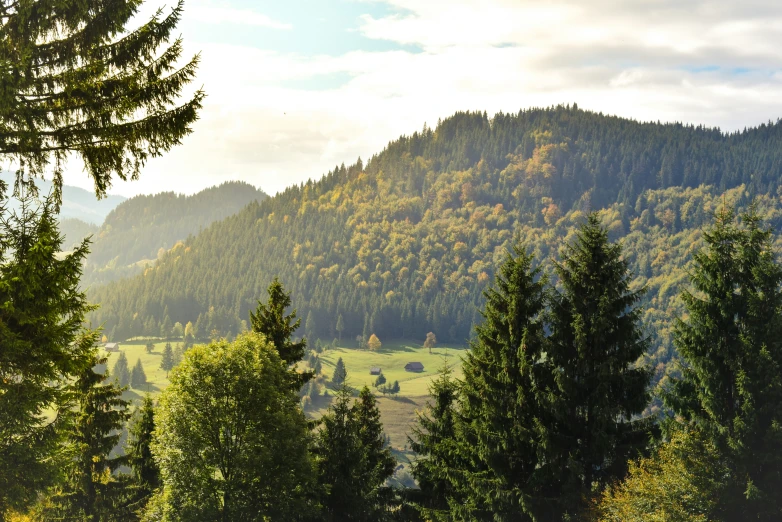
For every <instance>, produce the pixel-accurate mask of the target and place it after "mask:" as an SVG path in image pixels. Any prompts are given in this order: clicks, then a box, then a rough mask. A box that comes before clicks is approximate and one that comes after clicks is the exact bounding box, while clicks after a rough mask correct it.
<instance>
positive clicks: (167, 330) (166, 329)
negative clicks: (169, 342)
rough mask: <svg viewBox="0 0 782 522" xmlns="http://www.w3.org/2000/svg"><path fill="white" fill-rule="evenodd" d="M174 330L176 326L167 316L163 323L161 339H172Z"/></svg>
mask: <svg viewBox="0 0 782 522" xmlns="http://www.w3.org/2000/svg"><path fill="white" fill-rule="evenodd" d="M173 328H174V325H173V323H172V322H171V318H170V317H169V316H168V314H166V315H165V316H164V317H163V323H162V324H161V325H160V337H162V338H163V339H170V338H171V332H172V330H173Z"/></svg>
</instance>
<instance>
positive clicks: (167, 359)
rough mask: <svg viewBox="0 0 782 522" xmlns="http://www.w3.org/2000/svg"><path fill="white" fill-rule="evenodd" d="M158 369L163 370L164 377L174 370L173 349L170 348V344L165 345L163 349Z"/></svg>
mask: <svg viewBox="0 0 782 522" xmlns="http://www.w3.org/2000/svg"><path fill="white" fill-rule="evenodd" d="M160 368H161V369H163V370H165V372H166V375H168V372H170V371H171V370H173V369H174V349H173V348H171V343H166V346H165V348H163V356H162V357H161V358H160Z"/></svg>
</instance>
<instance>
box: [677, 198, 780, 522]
mask: <svg viewBox="0 0 782 522" xmlns="http://www.w3.org/2000/svg"><path fill="white" fill-rule="evenodd" d="M742 221H743V225H744V226H743V227H740V226H739V225H738V224H737V223H736V222H735V214H734V212H733V210H732V209H729V208H725V207H724V206H723V208H722V210H721V211H720V213H719V214H717V216H716V221H715V223H714V225H713V226H712V227H711V228H710V229H708V230H707V231H705V232H704V234H703V238H704V241H705V243H706V246H705V248H703V249H701V250H700V251H698V252H696V253H695V254H694V256H693V258H694V267H693V270H692V273H691V282H692V285H693V287H694V289H695V292H690V291H685V292H684V293H683V294H682V300H683V301H684V304H685V307H686V310H687V320H678V321H676V323H675V327H674V343H675V345H676V347H677V348H678V350H679V353H680V355H681V357H682V359H683V361H684V365H683V368H682V373H681V379H680V380H677V381H675V382H674V385H673V389H672V390H671V392H670V393H669V394H668V395H667V396H666V397H665V398H666V402H667V403H668V404H669V405H670V406H671V407H672V408H673V410H674V411H675V412H676V413H677V414H678V415H680V416H681V418H682V419H683V420H684V422H685V423H687V424H688V425H690V426H696V427H698V429H700V430H703V431H704V433H705V435H706V436H707V437H709V438H710V439H711V440H712V441H714V443H715V445H716V447H717V448H718V449H719V451H720V452H721V453H722V455H724V456H725V458H726V459H727V462H728V464H729V469H730V471H731V474H732V480H733V484H732V487H731V488H730V489H729V490H728V491H727V492H726V493H725V494H724V495H722V496H721V505H722V506H723V508H724V509H726V510H727V511H728V512H729V513H730V514H729V516H731V517H739V518H743V517H749V518H753V519H758V520H775V519H778V518H779V517H780V516H782V500H780V499H779V496H778V494H777V493H776V491H778V490H779V488H780V487H782V455H780V448H782V378H781V377H780V370H782V337H781V336H780V334H782V317H780V309H782V292H780V283H782V267H780V265H779V264H778V263H777V262H776V260H775V255H774V250H773V248H772V244H773V235H772V232H771V230H769V229H762V228H761V227H760V220H759V218H758V216H757V214H756V212H755V209H754V208H752V209H751V210H750V212H749V213H747V214H745V215H744V216H742ZM750 514H751V515H750Z"/></svg>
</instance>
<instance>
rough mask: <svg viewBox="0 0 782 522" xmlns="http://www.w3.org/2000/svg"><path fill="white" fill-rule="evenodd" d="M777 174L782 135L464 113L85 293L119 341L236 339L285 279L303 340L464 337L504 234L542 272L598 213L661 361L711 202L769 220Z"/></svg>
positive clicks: (775, 205) (774, 127)
mask: <svg viewBox="0 0 782 522" xmlns="http://www.w3.org/2000/svg"><path fill="white" fill-rule="evenodd" d="M780 179H782V124H781V123H769V124H763V125H760V126H759V127H756V128H752V129H747V130H745V131H743V132H738V133H731V134H726V133H722V132H720V131H719V130H718V129H711V128H704V127H700V126H699V127H694V126H688V125H681V124H659V123H639V122H636V121H632V120H626V119H622V118H617V117H610V116H605V115H603V114H596V113H592V112H587V111H582V110H579V109H578V108H577V107H576V106H568V107H563V106H560V107H556V108H550V109H534V110H528V111H522V112H519V113H518V114H498V115H496V116H495V117H493V118H491V119H490V118H488V117H487V115H486V114H485V113H483V114H481V113H458V114H456V115H454V116H453V117H450V118H448V119H446V120H444V121H442V122H439V123H438V126H437V128H436V129H430V128H426V127H425V128H424V129H423V130H422V131H421V132H416V133H414V134H413V135H411V136H406V137H402V138H400V139H399V140H397V141H394V142H392V143H390V144H389V145H388V146H387V148H386V149H385V150H384V151H383V152H381V153H380V154H378V155H376V156H374V157H372V158H371V160H370V161H369V162H367V164H366V165H364V164H363V163H362V162H361V160H359V161H358V162H357V163H356V164H354V165H352V166H350V167H345V166H344V165H343V166H340V167H337V168H335V169H334V170H333V171H331V172H329V173H328V174H327V175H326V176H324V177H323V178H322V179H321V180H319V181H316V182H308V183H306V184H302V185H299V186H293V187H290V188H289V189H287V190H286V191H285V192H284V193H281V194H278V195H277V196H275V197H273V198H269V199H267V200H265V201H263V202H259V203H252V204H251V205H249V206H248V207H247V208H245V209H244V210H242V211H241V212H239V213H238V214H236V215H234V216H231V217H229V218H227V219H225V220H223V221H221V222H219V223H215V224H213V225H212V226H210V227H208V228H206V229H205V230H204V231H203V232H201V233H200V234H198V235H197V236H195V237H193V238H190V239H189V240H188V241H186V242H185V243H184V244H182V245H177V246H176V247H175V248H173V249H171V250H169V251H168V252H167V253H166V254H165V255H162V256H161V258H160V260H159V261H158V263H157V264H156V265H155V266H154V267H153V268H149V269H147V270H146V271H145V272H144V273H143V274H140V275H138V276H137V277H134V278H132V279H128V280H124V281H119V282H115V283H112V284H108V285H106V286H103V287H100V288H95V289H93V290H92V291H91V293H90V298H91V300H92V301H93V302H96V303H100V304H101V307H100V309H99V310H98V311H97V312H95V313H94V314H93V322H94V324H104V325H105V329H106V332H107V333H109V334H110V336H111V337H112V338H115V339H121V338H126V337H129V336H133V335H144V334H146V335H159V333H160V331H161V325H171V324H173V323H175V322H181V323H182V324H186V323H187V322H188V321H192V322H193V323H195V326H196V330H197V334H198V335H199V336H201V337H207V336H209V335H210V334H213V333H220V334H233V333H236V332H237V331H239V330H241V329H242V328H243V324H242V321H246V320H247V317H248V312H249V311H250V310H251V309H254V307H255V305H256V301H257V299H259V298H261V297H263V294H264V290H265V288H266V286H267V285H268V283H269V281H270V280H271V279H272V278H273V277H274V276H279V277H280V280H281V281H282V282H283V283H284V284H285V285H286V288H288V289H289V290H290V291H291V294H292V298H293V300H294V303H293V304H294V306H296V307H297V308H298V309H299V313H300V316H301V317H302V318H305V321H306V324H305V327H306V330H307V333H309V334H310V335H316V336H321V337H328V338H331V337H336V336H341V337H343V338H344V337H350V338H353V337H355V336H357V335H364V336H366V337H368V335H369V334H371V333H377V334H378V335H379V336H380V337H381V338H384V337H387V338H394V337H407V338H410V337H412V338H421V339H423V337H424V335H425V334H426V332H428V331H434V332H435V333H436V335H437V338H438V339H441V340H444V341H449V342H454V341H456V342H461V341H464V340H465V339H467V338H468V337H469V336H470V335H471V329H472V326H473V325H474V324H475V323H476V322H478V321H479V320H480V317H479V313H478V309H479V307H480V306H481V305H482V303H483V297H482V291H483V290H484V289H485V288H486V286H487V285H488V284H489V282H490V281H491V280H492V276H493V274H494V270H495V269H496V267H497V266H498V265H499V262H500V260H501V256H502V254H503V253H504V251H505V249H506V248H507V247H508V246H509V245H510V244H511V243H512V242H513V240H514V238H518V239H520V240H521V241H522V242H524V243H525V244H526V247H527V248H528V249H530V250H531V251H533V252H534V253H535V255H536V260H537V261H538V262H543V263H544V264H546V265H549V264H550V261H551V259H552V257H553V256H554V254H556V249H557V248H559V247H560V246H561V245H562V241H563V239H569V238H570V237H572V233H573V229H574V226H576V225H577V224H580V223H581V222H582V221H583V216H584V213H585V212H586V211H588V210H590V209H603V212H602V219H603V222H604V223H605V224H606V225H607V226H608V227H609V230H610V234H611V235H612V237H613V238H624V245H625V255H626V256H627V258H628V260H629V262H630V266H631V268H632V270H633V271H634V273H635V274H636V275H637V277H636V279H635V281H634V285H635V286H636V287H640V286H643V285H645V286H646V287H647V292H646V294H645V298H644V301H643V305H644V307H645V312H644V319H645V321H646V323H647V324H648V325H649V326H650V327H651V328H649V332H650V335H653V336H654V339H653V341H654V342H653V353H652V354H651V357H653V358H654V359H656V360H660V361H665V360H667V359H668V358H669V356H670V353H671V350H672V348H671V344H670V342H669V339H668V337H669V332H668V331H667V330H665V329H664V328H662V327H661V326H662V325H663V323H665V324H669V323H670V321H669V319H670V318H671V317H672V316H674V315H675V314H677V313H678V311H679V310H680V303H679V301H678V298H677V297H676V296H677V295H678V292H679V290H680V289H681V282H682V281H683V279H684V277H685V275H686V270H685V269H686V263H687V262H688V260H689V256H690V253H691V252H692V250H693V248H694V246H695V245H697V244H698V243H699V241H700V237H701V232H700V227H701V226H702V225H703V224H705V223H706V222H708V221H709V220H710V219H711V213H712V212H713V211H714V210H715V209H716V208H718V206H719V205H720V204H721V202H722V201H723V199H728V200H730V202H732V203H735V204H738V205H739V206H742V205H746V204H748V203H749V202H750V201H751V200H753V199H754V198H755V197H756V196H757V197H759V199H758V203H759V205H760V213H761V214H762V215H763V216H764V217H765V218H766V219H768V220H769V222H770V223H771V224H773V225H775V226H779V225H781V224H782V210H781V209H780V201H779V200H780V197H779V195H780V194H779V193H778V191H779V192H780V193H782V189H780ZM118 210H119V209H118ZM107 223H108V221H107ZM104 259H106V258H104ZM339 316H342V318H343V320H342V321H341V323H342V324H343V325H344V329H343V330H341V331H338V330H337V328H336V325H337V322H338V318H339ZM659 369H660V370H661V369H662V367H660V368H659ZM658 377H659V375H658Z"/></svg>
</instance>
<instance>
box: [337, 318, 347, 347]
mask: <svg viewBox="0 0 782 522" xmlns="http://www.w3.org/2000/svg"><path fill="white" fill-rule="evenodd" d="M336 330H337V334H339V340H340V341H341V340H342V332H343V331H345V321H343V320H342V314H339V315H338V316H337V326H336Z"/></svg>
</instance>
